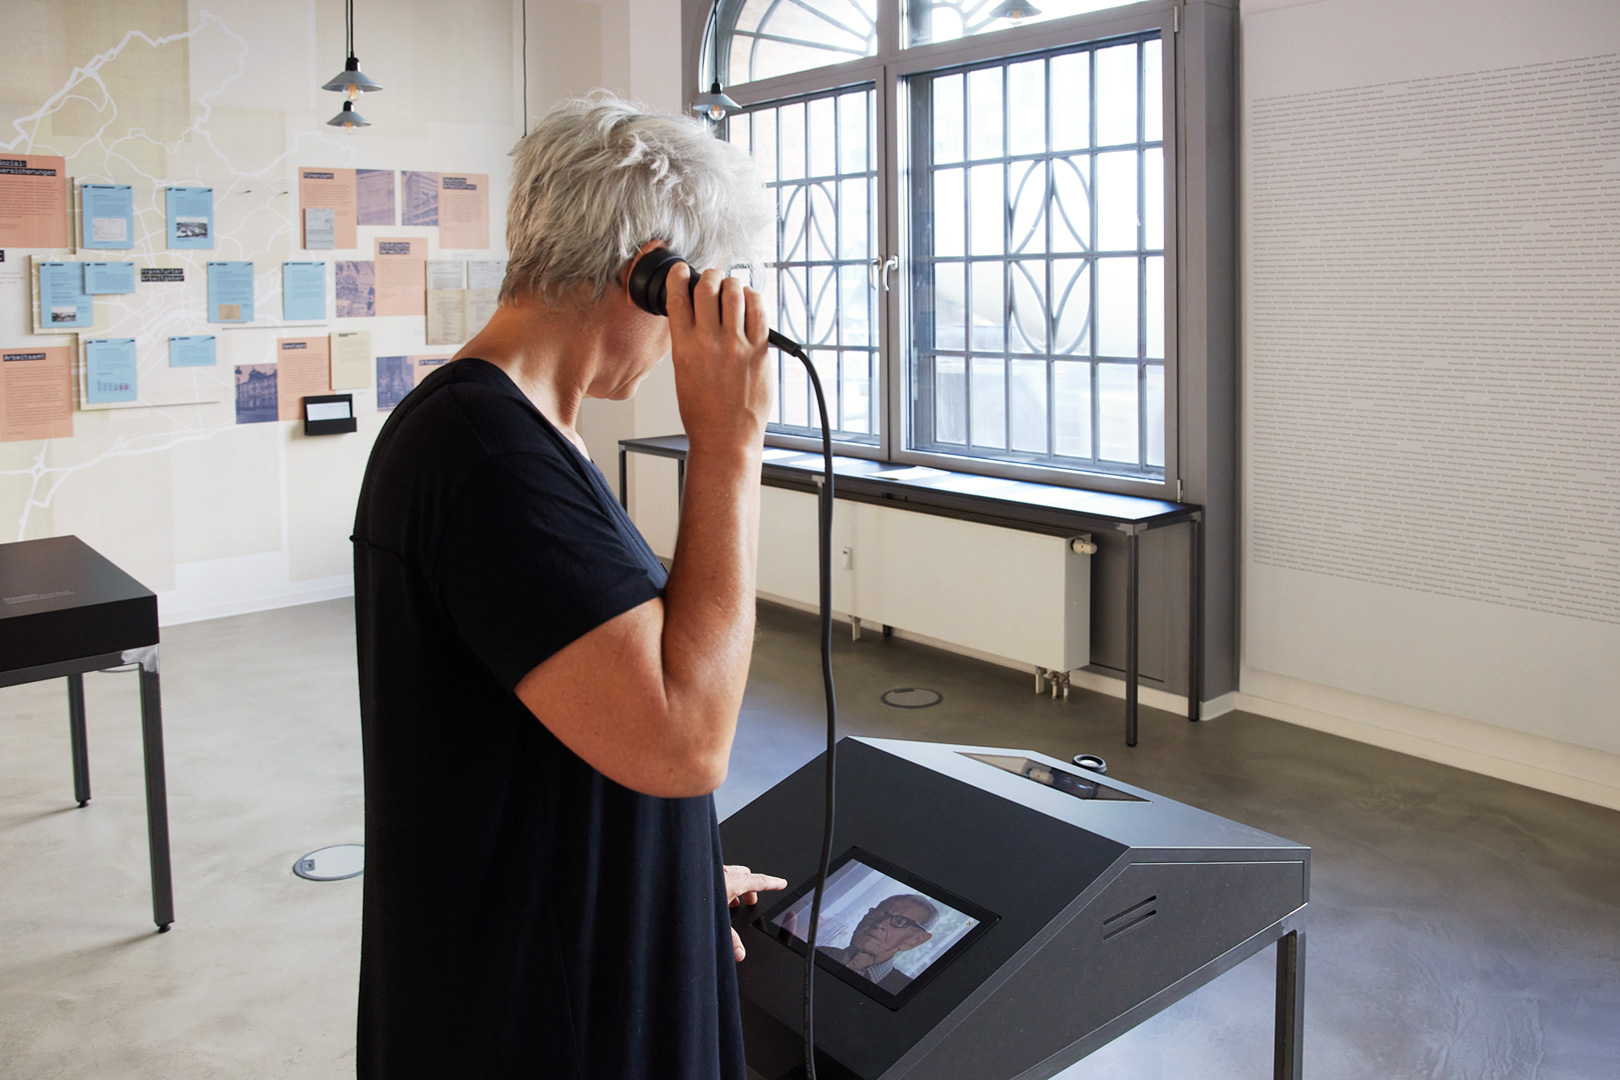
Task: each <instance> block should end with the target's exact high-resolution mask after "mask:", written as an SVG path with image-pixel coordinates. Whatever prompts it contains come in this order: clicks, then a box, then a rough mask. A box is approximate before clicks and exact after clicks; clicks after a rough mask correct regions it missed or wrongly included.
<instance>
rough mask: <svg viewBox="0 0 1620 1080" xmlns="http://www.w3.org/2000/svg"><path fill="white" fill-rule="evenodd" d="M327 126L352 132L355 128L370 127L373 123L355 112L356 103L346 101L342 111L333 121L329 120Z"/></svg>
mask: <svg viewBox="0 0 1620 1080" xmlns="http://www.w3.org/2000/svg"><path fill="white" fill-rule="evenodd" d="M327 124H328V125H329V126H331V127H340V128H344V129H345V130H352V129H353V128H357V127H370V126H371V121H370V120H367V119H366V118H365V117H363V116H361V115H360V114H359V113H357V112H355V111H354V102H352V101H345V102H344V103H343V108H342V110H341V111H339V112H338V114H337V115H336V116H334V117H332V119H330V120H328V121H327Z"/></svg>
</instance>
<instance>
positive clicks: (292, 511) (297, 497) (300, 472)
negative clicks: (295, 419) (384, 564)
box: [264, 413, 376, 581]
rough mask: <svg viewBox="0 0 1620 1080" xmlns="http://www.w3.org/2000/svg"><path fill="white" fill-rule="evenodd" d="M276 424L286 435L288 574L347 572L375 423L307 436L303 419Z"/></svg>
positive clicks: (295, 578) (300, 577) (318, 575)
mask: <svg viewBox="0 0 1620 1080" xmlns="http://www.w3.org/2000/svg"><path fill="white" fill-rule="evenodd" d="M361 424H362V425H365V414H364V413H361ZM264 426H265V427H270V426H272V425H269V424H266V425H264ZM275 426H276V427H277V428H278V430H280V431H282V432H284V433H285V436H284V437H285V438H286V440H287V565H288V577H289V578H290V579H291V580H293V581H309V580H311V579H314V578H326V577H335V576H337V575H339V574H347V573H349V572H350V571H351V570H352V569H353V568H354V549H353V546H352V545H351V544H350V543H349V534H350V533H351V532H352V531H353V529H354V507H355V503H356V502H357V501H358V500H359V498H360V480H361V478H362V477H363V476H364V475H365V469H366V459H367V457H368V456H369V455H370V453H371V441H372V439H374V438H375V437H376V427H375V426H374V425H366V426H364V427H362V429H361V430H360V431H357V432H354V433H353V434H348V435H321V436H306V435H305V434H304V433H303V425H301V424H292V425H287V426H283V425H275Z"/></svg>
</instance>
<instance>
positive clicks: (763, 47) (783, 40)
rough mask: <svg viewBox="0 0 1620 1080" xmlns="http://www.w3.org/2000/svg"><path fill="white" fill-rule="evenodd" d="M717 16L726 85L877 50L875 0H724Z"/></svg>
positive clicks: (719, 73)
mask: <svg viewBox="0 0 1620 1080" xmlns="http://www.w3.org/2000/svg"><path fill="white" fill-rule="evenodd" d="M716 19H717V21H718V29H719V34H718V35H717V38H716V41H717V44H718V46H719V54H718V55H717V56H716V57H715V59H716V61H717V62H716V64H715V72H716V75H715V77H716V78H718V79H719V80H720V81H721V82H722V83H724V84H725V85H727V86H732V85H739V84H742V83H749V82H754V81H755V80H757V79H769V78H774V77H775V76H777V75H789V74H792V73H793V72H796V71H808V70H810V69H811V68H818V67H825V66H826V65H828V64H837V63H841V62H843V61H845V60H853V59H856V58H857V57H862V56H875V55H876V54H877V0H722V2H721V4H720V5H719V7H718V8H717V9H716Z"/></svg>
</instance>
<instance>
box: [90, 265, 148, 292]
mask: <svg viewBox="0 0 1620 1080" xmlns="http://www.w3.org/2000/svg"><path fill="white" fill-rule="evenodd" d="M84 291H85V292H87V293H90V294H91V295H100V294H102V293H132V292H134V291H135V264H134V263H132V262H115V263H114V262H105V263H104V262H87V263H85V264H84Z"/></svg>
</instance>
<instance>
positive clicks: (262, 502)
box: [169, 420, 281, 563]
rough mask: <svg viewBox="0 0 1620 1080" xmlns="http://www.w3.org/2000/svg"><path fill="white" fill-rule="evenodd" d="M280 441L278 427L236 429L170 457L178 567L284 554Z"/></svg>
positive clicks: (173, 452) (179, 448)
mask: <svg viewBox="0 0 1620 1080" xmlns="http://www.w3.org/2000/svg"><path fill="white" fill-rule="evenodd" d="M227 423H229V420H227ZM280 438H281V431H280V427H279V426H278V425H276V424H242V425H240V426H238V425H235V424H231V426H230V427H229V428H227V429H225V430H223V431H221V432H220V433H219V434H217V435H214V436H212V437H211V438H207V439H200V440H198V441H196V442H187V443H181V444H180V445H179V446H176V447H175V448H174V449H173V450H171V451H170V452H169V453H170V463H169V476H170V486H171V493H170V500H171V505H172V506H173V511H174V559H175V561H176V562H177V563H192V562H208V561H210V560H212V559H229V558H234V557H236V556H238V555H258V554H262V553H264V552H267V551H279V550H281V459H280V456H279V455H278V454H277V452H276V450H277V443H278V442H279V440H280Z"/></svg>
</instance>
